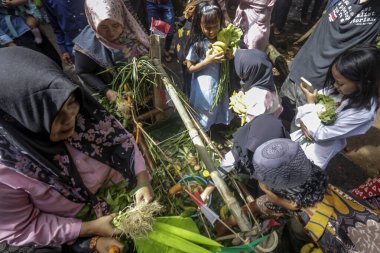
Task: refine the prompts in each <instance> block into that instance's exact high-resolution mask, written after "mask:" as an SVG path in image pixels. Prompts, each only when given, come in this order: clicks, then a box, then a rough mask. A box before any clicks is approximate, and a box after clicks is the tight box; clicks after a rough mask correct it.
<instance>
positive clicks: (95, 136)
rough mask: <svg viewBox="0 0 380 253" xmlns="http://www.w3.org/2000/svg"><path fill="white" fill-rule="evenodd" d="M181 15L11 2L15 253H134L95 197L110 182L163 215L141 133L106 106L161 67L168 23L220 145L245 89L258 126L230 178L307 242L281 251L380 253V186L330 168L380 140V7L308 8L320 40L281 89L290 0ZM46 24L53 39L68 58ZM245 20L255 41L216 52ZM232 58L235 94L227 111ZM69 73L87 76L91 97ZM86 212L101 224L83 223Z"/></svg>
mask: <svg viewBox="0 0 380 253" xmlns="http://www.w3.org/2000/svg"><path fill="white" fill-rule="evenodd" d="M177 2H181V1H174V0H147V1H143V3H144V4H141V2H140V1H129V0H125V1H124V0H76V1H67V0H54V1H53V0H41V1H28V0H2V1H1V3H0V76H1V79H0V87H1V89H2V92H1V94H0V104H1V106H0V217H1V218H0V252H37V253H42V252H47V253H48V252H100V253H106V252H109V249H110V248H111V247H112V246H117V247H119V248H120V249H121V250H122V249H123V247H124V246H123V244H122V243H120V242H119V241H118V240H117V239H116V238H115V235H117V234H118V231H115V230H114V228H113V227H112V225H111V220H112V219H113V217H114V214H110V213H109V212H108V209H107V205H106V204H105V203H104V202H102V201H100V200H99V199H97V197H96V196H95V195H96V192H97V191H98V190H99V189H100V187H101V186H102V185H103V183H104V182H105V181H106V182H110V183H111V182H112V183H117V182H121V181H125V182H126V183H127V185H128V188H129V189H136V192H135V196H136V202H137V203H143V202H145V203H148V202H150V201H152V200H153V198H154V192H153V189H152V187H151V183H150V182H151V180H152V176H151V175H150V174H149V172H148V171H147V169H146V166H145V161H144V158H143V155H142V154H141V152H140V150H139V148H138V146H137V144H136V142H135V140H134V138H133V136H132V135H131V134H130V133H129V132H128V131H127V130H125V129H124V128H123V126H122V124H121V123H120V122H118V120H117V119H116V118H115V117H114V115H112V114H111V113H110V112H108V111H107V110H106V109H104V108H103V107H102V105H100V103H99V102H98V101H97V99H96V98H95V97H94V96H93V94H94V93H97V94H100V95H101V96H104V97H105V98H107V99H108V100H109V101H110V102H111V103H113V102H115V101H116V100H117V97H118V93H117V92H116V91H114V90H112V88H111V87H110V86H109V85H108V84H109V83H110V82H111V80H112V78H113V76H112V72H105V71H104V70H106V69H108V68H110V67H113V66H115V65H116V64H117V62H120V61H122V62H128V61H130V60H131V59H132V58H133V57H139V56H143V55H147V54H148V53H149V47H150V44H149V32H148V30H147V29H146V28H147V27H150V25H151V23H152V22H153V21H154V20H161V21H163V22H165V23H166V24H167V25H169V26H170V29H168V31H166V32H167V34H166V38H165V42H164V46H163V49H164V50H163V56H164V60H165V62H171V61H173V57H174V56H175V55H176V56H177V58H178V62H179V65H180V68H181V69H182V74H183V84H182V85H181V88H182V90H183V92H184V94H185V95H187V96H188V99H189V102H190V105H191V106H192V107H193V109H194V111H195V112H196V113H195V114H194V116H195V118H197V120H198V121H199V123H200V125H201V126H202V127H203V129H204V130H205V131H206V132H210V131H212V129H213V126H216V125H220V124H222V125H226V126H227V127H228V126H229V125H231V121H232V120H233V118H234V117H237V116H236V115H234V113H233V112H232V111H231V110H230V109H229V96H230V95H231V93H232V91H242V92H244V97H245V101H248V102H247V104H246V106H247V111H246V118H247V124H246V125H245V126H243V127H241V128H239V129H238V130H237V131H236V132H235V133H234V135H233V138H234V139H233V146H232V149H231V151H230V152H227V153H226V154H225V157H224V159H223V161H222V162H221V165H220V168H219V171H220V173H221V174H223V175H225V174H228V173H230V172H231V171H233V170H237V171H238V172H240V173H243V174H247V175H248V177H250V178H251V179H252V180H251V181H249V182H250V183H252V184H255V185H257V186H258V187H260V188H261V191H262V192H263V193H264V194H265V195H264V198H260V199H261V200H262V199H265V201H257V208H258V209H259V210H260V212H261V215H268V216H271V215H273V213H274V212H276V214H275V215H274V217H280V216H281V215H279V214H278V213H281V212H285V211H287V212H288V213H291V214H292V215H291V217H288V219H289V221H288V222H287V223H286V224H285V228H284V230H283V231H285V230H289V231H290V232H289V234H291V235H293V236H294V238H295V239H294V240H291V241H287V240H286V239H283V240H282V241H281V243H280V246H279V247H278V249H277V251H276V252H282V253H283V252H317V250H322V251H323V252H344V253H346V252H347V253H351V252H368V253H371V252H373V253H375V252H380V241H379V236H378V234H379V232H380V216H379V213H380V192H379V191H380V190H379V189H380V183H379V182H380V181H379V178H375V179H372V180H369V181H367V182H366V183H365V184H364V185H362V186H360V187H358V188H356V189H353V190H352V192H350V193H345V192H342V191H341V190H340V189H338V188H337V187H336V186H333V185H330V184H328V178H327V175H326V171H325V170H326V168H327V166H328V164H329V162H330V160H331V159H332V158H333V157H334V156H335V155H336V154H337V153H339V152H340V151H341V150H342V149H343V148H344V147H345V146H346V139H347V138H348V137H352V136H356V135H360V134H364V133H366V132H367V131H368V130H369V129H370V127H371V126H372V123H373V122H374V120H375V117H376V113H377V111H378V108H379V105H380V104H379V103H380V50H379V49H378V48H376V46H375V40H376V38H377V37H378V36H379V31H380V2H379V1H377V0H329V1H322V0H315V1H314V5H313V8H312V10H311V16H310V18H307V16H308V13H309V12H308V7H309V6H310V4H311V0H304V1H303V5H302V6H300V10H301V11H300V16H299V19H300V22H301V24H306V23H309V22H311V23H315V26H314V30H313V32H312V33H311V35H310V36H309V38H308V39H307V41H306V42H305V43H304V44H303V46H302V47H301V49H300V51H299V52H298V53H297V55H296V56H295V58H294V60H293V61H292V63H291V64H290V72H289V75H288V77H287V78H286V80H285V81H284V83H283V84H282V85H281V88H280V89H279V90H278V86H276V84H275V82H274V77H273V66H272V62H271V61H270V59H269V58H268V56H267V54H266V52H265V49H266V47H267V46H268V44H269V37H270V36H269V35H270V33H271V29H273V31H272V32H273V33H274V34H275V35H276V34H278V33H281V32H284V26H285V24H286V18H287V15H288V12H289V9H290V8H291V3H292V1H291V0H290V1H285V0H283V1H282V0H278V1H276V0H241V1H239V2H238V3H237V9H236V13H234V15H233V16H232V15H231V13H230V9H229V6H230V5H229V2H230V1H227V0H189V1H186V2H185V4H183V6H184V9H183V10H180V11H178V10H176V11H175V10H174V6H179V5H178V3H177ZM231 2H232V1H231ZM178 12H180V13H183V16H181V17H175V13H178ZM175 20H179V21H180V22H175ZM317 20H318V21H317ZM42 22H48V23H49V24H50V26H51V27H52V28H53V31H54V34H55V38H56V44H57V46H58V47H57V48H58V49H59V53H58V52H57V51H56V49H55V48H54V45H53V44H52V43H51V42H50V41H49V40H48V38H47V36H46V35H45V34H44V30H43V29H41V27H40V24H41V23H42ZM230 23H232V24H233V25H234V26H236V27H239V28H240V29H241V30H242V32H243V36H242V37H241V40H240V41H239V43H238V44H239V48H238V49H236V50H232V49H227V50H226V51H225V52H219V53H217V54H211V53H210V45H211V44H212V43H214V42H215V41H216V40H217V36H218V32H219V31H220V30H221V29H223V28H224V27H226V26H227V25H228V24H230ZM174 37H176V39H175V40H173V38H174ZM173 41H175V44H176V45H174V43H173ZM173 48H175V49H176V51H177V54H175V52H174V50H173ZM225 61H229V63H230V65H231V66H232V68H230V71H231V72H232V74H231V76H233V77H234V78H231V85H230V86H231V90H230V91H228V92H226V93H224V94H222V97H221V98H220V99H219V100H218V101H217V103H216V104H214V102H215V97H216V96H217V90H218V86H219V85H220V79H221V72H222V71H223V68H222V67H221V66H222V64H223V63H224V62H225ZM63 65H72V66H74V68H75V72H76V75H77V76H78V77H79V79H80V80H81V82H82V85H78V84H75V83H74V82H73V81H72V80H71V79H70V78H68V77H67V76H66V75H65V73H64V72H63V69H62V66H63ZM17 70H19V71H17ZM303 80H307V81H308V82H310V83H311V85H312V87H309V86H308V85H307V84H305V81H303ZM322 95H323V96H325V97H328V98H330V99H331V101H333V103H334V105H335V107H334V108H335V109H334V110H335V111H334V118H333V120H332V121H331V122H329V123H326V122H324V121H323V120H322V119H321V118H320V107H319V105H318V99H319V97H320V96H322ZM289 125H290V127H288V126H289ZM354 187H355V186H352V188H354ZM369 192H371V194H369ZM268 203H269V204H268ZM85 204H90V205H91V206H92V208H93V209H94V210H95V213H96V216H97V218H96V219H94V220H89V221H87V220H86V221H85V220H81V219H78V218H77V217H76V215H77V213H78V212H79V211H80V210H81V208H82V207H83V206H84V205H85ZM279 210H280V211H279ZM277 211H278V212H277ZM285 236H286V233H285V232H284V238H285ZM296 238H297V240H296Z"/></svg>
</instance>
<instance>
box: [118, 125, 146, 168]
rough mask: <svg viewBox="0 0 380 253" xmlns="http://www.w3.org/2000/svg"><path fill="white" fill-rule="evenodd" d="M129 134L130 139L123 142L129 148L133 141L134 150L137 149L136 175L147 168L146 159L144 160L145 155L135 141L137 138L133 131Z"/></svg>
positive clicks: (135, 154)
mask: <svg viewBox="0 0 380 253" xmlns="http://www.w3.org/2000/svg"><path fill="white" fill-rule="evenodd" d="M128 135H129V136H130V140H126V141H125V142H124V143H123V147H124V148H128V146H129V145H130V143H131V142H132V143H133V146H134V151H135V152H134V159H135V175H137V174H139V173H140V172H142V171H144V170H146V168H145V160H144V157H143V155H142V154H141V151H140V149H139V147H138V146H137V144H136V141H135V138H134V137H133V135H132V134H131V133H128Z"/></svg>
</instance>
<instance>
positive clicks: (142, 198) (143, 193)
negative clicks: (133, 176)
mask: <svg viewBox="0 0 380 253" xmlns="http://www.w3.org/2000/svg"><path fill="white" fill-rule="evenodd" d="M139 185H140V186H141V185H142V187H141V188H140V189H138V190H137V191H136V193H135V196H136V203H137V204H140V203H149V202H151V201H152V200H153V197H154V192H153V189H152V186H151V185H150V177H149V173H148V172H147V171H142V172H140V173H139V174H138V175H137V187H139Z"/></svg>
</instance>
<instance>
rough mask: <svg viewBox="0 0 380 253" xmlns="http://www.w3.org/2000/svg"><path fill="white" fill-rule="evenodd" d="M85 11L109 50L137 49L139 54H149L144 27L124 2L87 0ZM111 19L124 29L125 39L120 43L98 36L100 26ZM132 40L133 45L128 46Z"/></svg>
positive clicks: (118, 0) (101, 40) (117, 0)
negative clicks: (128, 42)
mask: <svg viewBox="0 0 380 253" xmlns="http://www.w3.org/2000/svg"><path fill="white" fill-rule="evenodd" d="M85 11H86V16H87V20H88V23H89V25H90V26H91V28H92V30H94V32H95V33H96V36H97V37H98V39H99V40H100V42H101V43H102V44H103V45H104V46H106V47H107V48H114V49H119V50H124V49H125V48H127V47H128V48H129V49H136V50H137V51H138V52H137V53H138V54H145V53H147V52H148V48H149V40H148V36H147V35H146V33H145V32H144V31H143V29H142V27H141V26H140V25H139V23H138V22H137V21H136V20H135V18H134V17H133V15H132V14H131V13H130V12H129V10H128V9H127V7H126V6H125V5H124V3H123V1H122V0H86V4H85ZM106 19H111V20H113V21H115V22H118V23H119V24H121V25H122V26H123V28H124V34H123V35H122V36H123V38H124V41H123V39H122V40H121V41H120V43H113V42H110V41H107V40H106V39H104V38H103V37H101V36H100V35H99V34H98V27H99V24H100V23H101V22H102V21H104V20H106ZM125 40H130V41H131V45H132V43H133V45H132V47H131V45H128V44H126V42H127V41H125Z"/></svg>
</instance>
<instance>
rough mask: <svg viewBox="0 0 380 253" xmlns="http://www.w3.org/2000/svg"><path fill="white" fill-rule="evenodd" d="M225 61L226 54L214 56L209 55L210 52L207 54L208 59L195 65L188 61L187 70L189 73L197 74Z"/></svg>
mask: <svg viewBox="0 0 380 253" xmlns="http://www.w3.org/2000/svg"><path fill="white" fill-rule="evenodd" d="M223 61H224V52H220V53H217V54H214V55H211V54H209V53H208V52H207V53H206V58H204V59H203V60H202V61H200V62H198V63H196V64H194V62H192V61H190V60H188V61H187V70H188V71H189V73H194V72H197V71H199V70H201V69H203V68H204V67H206V66H207V65H209V64H217V63H221V62H223Z"/></svg>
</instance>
